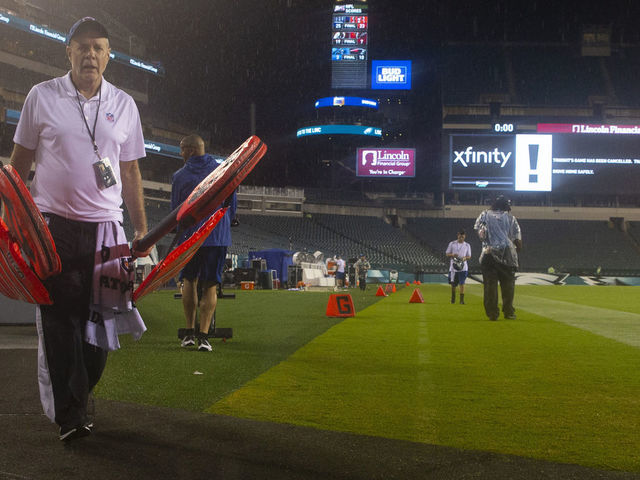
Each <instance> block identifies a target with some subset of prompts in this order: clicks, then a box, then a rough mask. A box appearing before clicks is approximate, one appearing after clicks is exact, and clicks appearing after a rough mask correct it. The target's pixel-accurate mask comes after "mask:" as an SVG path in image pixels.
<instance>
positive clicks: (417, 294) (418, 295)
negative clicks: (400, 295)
mask: <svg viewBox="0 0 640 480" xmlns="http://www.w3.org/2000/svg"><path fill="white" fill-rule="evenodd" d="M409 303H424V298H422V292H421V291H420V289H419V288H416V289H415V290H414V291H413V294H412V295H411V298H410V299H409Z"/></svg>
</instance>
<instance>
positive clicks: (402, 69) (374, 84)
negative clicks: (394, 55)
mask: <svg viewBox="0 0 640 480" xmlns="http://www.w3.org/2000/svg"><path fill="white" fill-rule="evenodd" d="M371 88H372V89H378V90H379V89H385V90H411V60H372V61H371Z"/></svg>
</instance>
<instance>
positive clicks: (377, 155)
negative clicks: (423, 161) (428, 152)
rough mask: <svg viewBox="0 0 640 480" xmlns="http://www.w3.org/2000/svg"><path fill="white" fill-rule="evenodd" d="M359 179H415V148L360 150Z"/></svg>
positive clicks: (358, 154) (357, 169) (357, 171)
mask: <svg viewBox="0 0 640 480" xmlns="http://www.w3.org/2000/svg"><path fill="white" fill-rule="evenodd" d="M356 174H357V175H358V176H359V177H415V176H416V150H415V149H414V148H359V149H358V153H357V160H356Z"/></svg>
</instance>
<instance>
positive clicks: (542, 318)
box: [96, 285, 640, 472]
mask: <svg viewBox="0 0 640 480" xmlns="http://www.w3.org/2000/svg"><path fill="white" fill-rule="evenodd" d="M414 288H415V287H414V286H411V287H407V288H403V289H400V290H399V291H398V292H397V293H394V294H392V295H391V296H389V297H386V298H381V297H376V296H375V288H374V287H373V286H372V287H371V289H370V290H368V291H367V293H366V294H365V295H363V294H361V293H360V291H359V290H356V291H351V292H350V293H351V294H352V296H353V299H354V303H355V306H356V312H357V314H356V316H355V317H352V318H347V319H337V318H328V317H326V316H325V309H326V305H327V300H328V298H329V295H330V293H331V292H288V291H249V292H243V291H237V292H236V294H237V299H235V300H226V299H225V300H221V301H220V303H219V310H218V312H219V314H218V326H219V327H232V328H233V329H234V338H233V339H232V340H230V341H228V342H227V343H222V342H221V341H219V340H216V341H215V343H214V352H213V353H202V352H197V351H195V350H189V351H187V350H184V349H181V348H180V347H179V341H178V339H177V337H176V331H177V328H178V327H181V326H182V310H181V303H180V301H178V300H174V299H173V298H172V296H173V292H158V293H155V294H153V295H150V296H148V297H147V298H145V299H144V300H143V301H142V302H141V304H140V305H139V308H140V311H141V313H142V315H143V317H144V319H145V321H146V323H147V326H148V327H149V331H148V332H147V333H145V335H144V336H143V338H142V339H141V340H140V341H139V342H132V341H130V340H129V339H128V338H126V337H123V338H122V343H123V348H122V349H121V350H119V351H117V352H114V353H112V354H111V355H110V359H109V362H108V366H107V369H106V371H105V374H104V376H103V380H102V381H101V383H100V385H99V386H98V388H97V391H96V394H97V395H98V396H100V397H103V398H110V399H114V400H121V401H128V402H136V403H143V404H153V405H163V406H169V407H174V408H182V409H190V410H196V411H206V412H211V413H215V414H223V415H231V416H235V417H242V418H250V419H256V420H262V421H270V422H283V423H290V424H295V425H303V426H309V427H314V428H320V429H327V430H336V431H344V432H352V433H357V434H365V435H374V436H382V437H387V438H395V439H404V440H410V441H415V442H424V443H430V444H438V445H445V446H452V447H459V448H465V449H476V450H485V451H493V452H500V453H509V454H516V455H523V456H527V457H533V458H539V459H545V460H551V461H559V462H566V463H576V464H581V465H586V466H592V467H599V468H606V469H614V470H624V471H636V472H637V471H640V458H639V456H638V452H639V451H640V433H638V432H639V431H640V350H639V348H640V295H638V294H639V293H640V287H584V286H561V287H560V286H518V287H517V288H516V301H515V305H516V308H517V315H518V318H517V320H503V319H500V320H499V321H498V322H489V321H488V320H486V318H485V316H484V312H483V308H482V291H481V288H482V287H481V286H477V285H469V286H467V295H466V303H467V304H466V305H457V304H456V305H451V304H450V303H449V287H448V286H446V285H422V286H421V287H420V288H421V291H422V293H423V296H424V299H425V303H423V304H412V303H409V298H410V296H411V293H412V292H413V289H414ZM196 372H198V373H197V374H196Z"/></svg>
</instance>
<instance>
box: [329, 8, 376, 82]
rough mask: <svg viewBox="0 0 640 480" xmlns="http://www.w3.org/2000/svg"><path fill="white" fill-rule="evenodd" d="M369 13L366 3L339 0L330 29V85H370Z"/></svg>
mask: <svg viewBox="0 0 640 480" xmlns="http://www.w3.org/2000/svg"><path fill="white" fill-rule="evenodd" d="M368 30H369V15H368V5H367V4H366V3H343V2H336V3H335V4H334V5H333V15H332V28H331V87H332V88H361V89H364V88H367V70H368V69H367V64H368V62H367V59H368V48H369V47H368V46H369V38H368V36H369V33H368Z"/></svg>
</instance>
